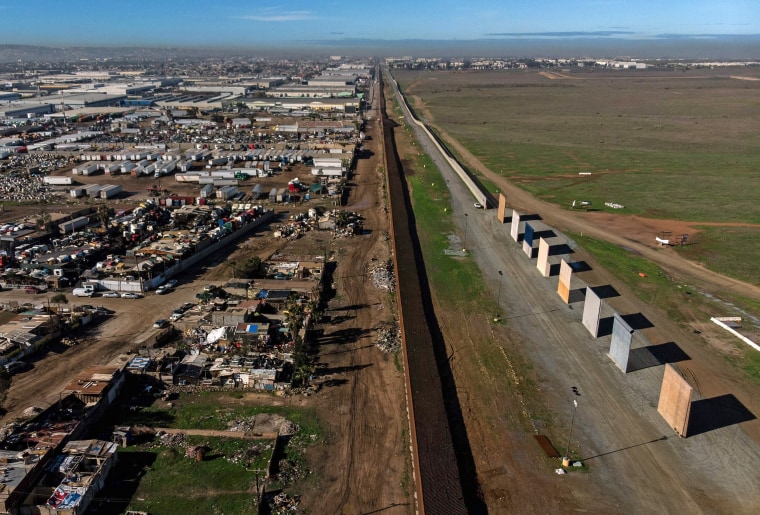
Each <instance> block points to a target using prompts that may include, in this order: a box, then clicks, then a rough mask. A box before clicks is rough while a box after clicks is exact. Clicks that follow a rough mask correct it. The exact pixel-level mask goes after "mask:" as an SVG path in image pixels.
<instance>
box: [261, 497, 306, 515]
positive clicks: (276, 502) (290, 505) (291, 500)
mask: <svg viewBox="0 0 760 515" xmlns="http://www.w3.org/2000/svg"><path fill="white" fill-rule="evenodd" d="M300 502H301V498H300V497H299V496H295V497H290V496H289V495H288V494H286V493H285V492H280V493H278V494H277V495H275V496H274V497H272V498H271V499H269V512H270V513H272V514H273V515H282V514H285V513H288V512H291V511H298V504H299V503H300Z"/></svg>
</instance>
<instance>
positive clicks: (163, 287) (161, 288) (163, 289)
mask: <svg viewBox="0 0 760 515" xmlns="http://www.w3.org/2000/svg"><path fill="white" fill-rule="evenodd" d="M169 289H170V288H169V287H168V286H166V285H165V284H162V285H161V286H159V287H158V288H156V295H163V294H164V293H168V292H169Z"/></svg>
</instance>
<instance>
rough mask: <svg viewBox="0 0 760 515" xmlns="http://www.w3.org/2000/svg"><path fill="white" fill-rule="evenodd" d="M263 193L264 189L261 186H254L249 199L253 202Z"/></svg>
mask: <svg viewBox="0 0 760 515" xmlns="http://www.w3.org/2000/svg"><path fill="white" fill-rule="evenodd" d="M263 191H264V187H263V186H262V185H261V184H255V185H254V186H253V189H252V190H251V198H252V199H253V200H258V199H259V197H260V196H261V194H262V193H263Z"/></svg>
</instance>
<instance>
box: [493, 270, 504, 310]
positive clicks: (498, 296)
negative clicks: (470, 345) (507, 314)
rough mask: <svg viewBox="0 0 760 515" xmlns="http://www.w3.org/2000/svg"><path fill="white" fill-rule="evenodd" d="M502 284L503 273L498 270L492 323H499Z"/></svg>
mask: <svg viewBox="0 0 760 515" xmlns="http://www.w3.org/2000/svg"><path fill="white" fill-rule="evenodd" d="M503 282H504V273H503V272H502V271H501V270H499V294H498V295H497V296H496V299H497V300H496V316H495V317H493V321H494V322H498V321H499V313H500V312H501V284H502V283H503Z"/></svg>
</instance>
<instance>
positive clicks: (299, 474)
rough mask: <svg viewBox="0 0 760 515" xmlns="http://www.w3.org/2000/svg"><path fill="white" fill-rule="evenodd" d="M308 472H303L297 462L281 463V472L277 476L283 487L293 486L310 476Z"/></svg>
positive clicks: (283, 461) (284, 461) (286, 461)
mask: <svg viewBox="0 0 760 515" xmlns="http://www.w3.org/2000/svg"><path fill="white" fill-rule="evenodd" d="M308 473H309V472H308V471H307V470H305V469H304V470H302V469H301V468H300V467H299V466H298V464H297V463H296V462H295V461H292V460H282V461H280V472H279V473H278V474H277V480H278V481H279V483H280V484H281V485H282V486H287V485H291V484H293V483H295V482H297V481H299V480H301V479H303V478H304V477H306V475H308Z"/></svg>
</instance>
